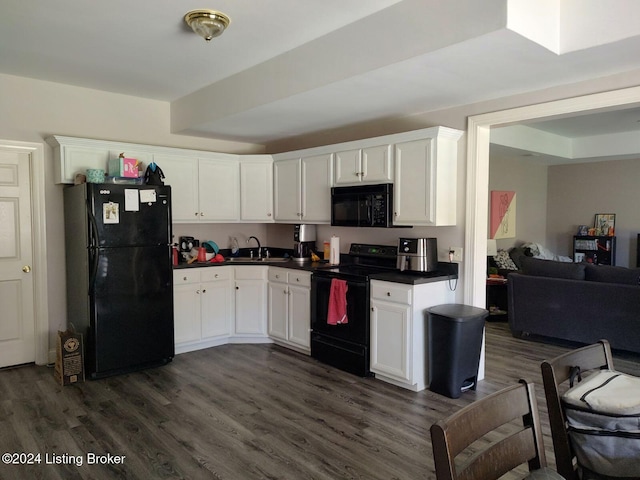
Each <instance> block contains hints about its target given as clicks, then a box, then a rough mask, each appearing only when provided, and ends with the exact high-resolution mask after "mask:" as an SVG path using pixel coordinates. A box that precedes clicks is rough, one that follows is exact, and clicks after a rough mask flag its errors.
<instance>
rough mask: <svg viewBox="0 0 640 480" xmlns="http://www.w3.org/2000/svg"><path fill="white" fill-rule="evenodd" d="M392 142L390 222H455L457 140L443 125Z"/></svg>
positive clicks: (437, 224) (443, 223)
mask: <svg viewBox="0 0 640 480" xmlns="http://www.w3.org/2000/svg"><path fill="white" fill-rule="evenodd" d="M429 130H430V131H432V132H433V133H432V134H431V136H426V135H425V138H419V139H415V140H409V141H406V142H397V143H396V144H395V182H394V192H393V212H394V218H393V223H394V225H425V226H426V225H429V226H447V225H455V224H456V200H457V184H458V178H457V166H458V139H459V138H460V136H461V135H462V132H460V131H458V130H452V129H449V128H444V127H436V128H434V129H429Z"/></svg>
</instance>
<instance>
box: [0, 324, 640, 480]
mask: <svg viewBox="0 0 640 480" xmlns="http://www.w3.org/2000/svg"><path fill="white" fill-rule="evenodd" d="M487 325H488V328H487V344H486V352H487V355H486V364H487V374H486V379H485V380H484V381H481V382H480V383H479V385H478V390H477V391H476V392H467V393H465V394H463V395H462V397H461V398H459V399H457V400H452V399H449V398H446V397H443V396H441V395H437V394H435V393H432V392H430V391H428V390H425V391H423V392H420V393H413V392H409V391H406V390H403V389H400V388H396V387H393V386H391V385H388V384H385V383H383V382H381V381H379V380H375V379H371V378H368V379H363V378H359V377H355V376H353V375H349V374H347V373H343V372H341V371H339V370H335V369H333V368H331V367H328V366H325V365H323V364H320V363H318V362H316V361H315V360H313V359H311V358H308V357H305V356H302V355H299V354H296V353H293V352H290V351H288V350H286V349H283V348H280V347H276V346H272V345H226V346H222V347H216V348H211V349H207V350H202V351H198V352H191V353H187V354H183V355H179V356H177V357H176V358H175V359H174V361H173V362H172V363H171V364H169V365H167V366H164V367H161V368H156V369H151V370H146V371H143V372H137V373H132V374H128V375H122V376H118V377H113V378H109V379H104V380H98V381H91V382H86V383H83V384H79V385H75V386H67V387H60V386H59V385H58V384H56V383H55V381H54V379H53V371H52V369H51V368H48V367H35V366H26V367H21V368H15V369H11V370H5V371H1V372H0V392H1V393H0V453H5V452H25V453H32V454H37V453H39V454H40V455H41V457H40V459H41V463H40V464H39V465H32V466H24V465H23V466H15V465H5V464H3V463H0V478H1V479H21V478H24V479H35V478H42V479H111V478H131V479H138V478H139V479H155V478H162V479H164V478H167V479H174V478H184V479H210V478H211V479H240V480H245V479H248V480H250V479H276V478H277V479H296V480H298V479H326V480H333V479H347V478H348V479H367V480H372V479H373V480H375V479H402V480H405V479H417V478H435V475H434V473H433V459H432V455H431V443H430V439H429V427H430V426H431V424H432V423H434V422H435V421H436V420H438V419H440V418H442V417H445V416H447V415H449V414H450V413H452V412H454V411H455V410H457V409H459V408H460V407H461V406H463V405H466V404H468V403H470V402H472V401H474V400H475V399H477V398H481V397H483V396H485V395H487V394H489V393H491V392H493V391H495V390H498V389H500V388H502V387H504V386H507V385H511V384H513V383H514V382H516V381H517V379H518V378H520V377H525V378H528V379H530V380H532V381H534V382H535V383H536V388H537V395H538V404H539V406H540V411H541V416H542V419H543V422H544V425H543V429H544V432H545V439H544V440H545V444H546V447H547V456H548V460H549V463H550V464H551V465H554V458H553V451H552V448H551V438H550V436H549V428H548V419H547V413H546V407H545V404H544V395H543V391H542V386H541V378H540V373H539V365H540V362H541V361H542V360H543V359H545V358H552V357H554V356H556V355H558V354H560V353H562V352H564V351H567V350H569V349H570V348H569V347H566V346H554V345H546V344H541V343H535V342H530V341H523V340H517V339H514V338H512V337H511V336H510V334H509V333H508V331H507V327H506V324H503V323H488V324H487ZM614 357H615V363H616V367H617V368H618V369H619V370H622V371H626V372H629V373H635V374H640V363H639V361H640V359H638V358H633V357H630V358H621V357H619V356H618V355H614ZM90 453H93V454H97V455H107V454H110V455H120V456H122V455H124V456H126V457H125V458H124V460H123V462H124V463H122V464H120V465H117V464H111V465H99V464H92V465H88V464H87V459H88V458H89V454H90ZM54 455H57V456H54ZM71 456H73V458H76V457H79V458H80V459H81V460H82V465H81V466H80V465H76V464H73V463H70V462H72V457H71ZM56 460H57V461H62V462H63V463H62V464H59V465H55V464H45V462H46V461H56Z"/></svg>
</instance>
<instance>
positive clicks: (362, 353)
mask: <svg viewBox="0 0 640 480" xmlns="http://www.w3.org/2000/svg"><path fill="white" fill-rule="evenodd" d="M332 278H341V277H340V275H339V274H333V275H331V274H314V275H313V276H312V279H311V330H312V332H311V356H312V357H314V358H316V359H318V360H320V361H322V362H324V363H327V364H329V365H333V366H335V367H337V368H339V369H341V370H345V371H347V372H351V373H355V374H357V375H360V376H368V375H371V373H370V371H369V341H370V340H369V282H368V280H366V279H360V280H355V279H347V278H343V279H344V280H347V294H346V297H347V298H346V300H347V318H348V323H342V324H339V325H329V324H328V323H327V313H328V310H329V293H330V291H331V280H332Z"/></svg>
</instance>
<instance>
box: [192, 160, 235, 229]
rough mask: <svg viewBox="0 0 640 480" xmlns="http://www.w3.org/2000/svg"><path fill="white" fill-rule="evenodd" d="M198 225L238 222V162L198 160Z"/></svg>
mask: <svg viewBox="0 0 640 480" xmlns="http://www.w3.org/2000/svg"><path fill="white" fill-rule="evenodd" d="M198 185H199V191H200V195H199V198H200V221H203V222H236V221H238V220H239V218H240V167H239V164H238V162H237V161H235V160H227V159H221V160H216V159H209V158H206V159H204V158H201V159H200V160H199V163H198Z"/></svg>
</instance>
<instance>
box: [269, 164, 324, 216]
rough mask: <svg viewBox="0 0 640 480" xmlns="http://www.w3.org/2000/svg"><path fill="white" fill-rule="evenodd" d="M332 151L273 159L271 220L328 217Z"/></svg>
mask: <svg viewBox="0 0 640 480" xmlns="http://www.w3.org/2000/svg"><path fill="white" fill-rule="evenodd" d="M332 162H333V155H332V154H320V155H313V156H308V157H301V158H290V159H285V160H279V161H277V162H274V167H273V171H274V197H275V220H276V221H277V222H295V223H298V222H301V221H304V222H307V223H329V222H330V221H331V174H332Z"/></svg>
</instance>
